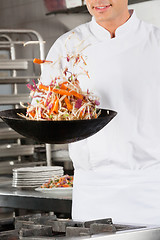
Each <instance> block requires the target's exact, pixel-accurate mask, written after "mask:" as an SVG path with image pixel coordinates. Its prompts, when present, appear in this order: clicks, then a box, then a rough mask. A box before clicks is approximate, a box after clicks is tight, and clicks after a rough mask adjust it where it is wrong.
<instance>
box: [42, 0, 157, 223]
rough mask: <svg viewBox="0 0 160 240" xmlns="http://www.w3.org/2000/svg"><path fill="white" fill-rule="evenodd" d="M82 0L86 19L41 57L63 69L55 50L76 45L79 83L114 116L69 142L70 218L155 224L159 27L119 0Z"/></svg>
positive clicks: (47, 79) (46, 75)
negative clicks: (82, 72)
mask: <svg viewBox="0 0 160 240" xmlns="http://www.w3.org/2000/svg"><path fill="white" fill-rule="evenodd" d="M86 4H87V7H88V10H89V12H90V14H91V15H92V16H93V17H92V20H91V22H88V23H86V24H83V25H80V26H78V27H76V28H75V29H74V30H72V31H70V32H68V33H65V34H64V35H63V36H61V37H60V38H59V39H58V40H57V41H56V42H55V43H54V45H53V46H52V47H51V49H50V51H49V53H48V56H47V59H48V60H54V59H59V61H60V66H61V67H62V68H64V67H65V66H66V59H65V58H63V57H62V56H66V54H67V53H70V54H71V53H73V54H74V52H75V49H77V48H78V47H77V46H80V47H79V50H80V51H81V53H83V55H84V56H86V57H87V64H88V65H87V67H88V72H89V74H90V79H86V78H85V77H84V76H82V77H79V81H80V84H81V87H82V88H84V89H85V88H86V89H90V90H91V91H92V92H94V93H95V94H96V95H98V96H99V98H100V107H101V108H104V109H112V110H115V111H117V112H118V114H117V116H116V117H115V118H114V119H113V120H112V121H111V122H110V123H109V124H108V125H107V126H106V127H104V128H103V129H102V130H100V131H99V132H98V133H96V134H95V135H93V136H91V137H89V138H87V139H85V140H81V141H78V142H75V143H72V144H70V145H69V153H70V157H71V159H72V161H73V164H74V169H75V170H74V188H73V206H72V217H73V219H74V220H92V219H101V218H107V217H111V218H112V219H113V221H114V222H121V223H126V222H127V223H140V224H160V30H159V29H158V28H156V27H154V26H152V25H151V24H148V23H145V22H143V21H141V20H139V19H138V18H137V16H136V13H135V11H131V10H128V1H127V0H86ZM72 35H73V37H71V36H72ZM79 42H80V43H79ZM78 44H79V45H78ZM60 59H61V60H60ZM57 61H58V60H57ZM54 71H55V70H53V69H50V70H49V69H48V70H44V71H43V73H42V76H41V81H42V82H43V83H44V84H46V85H47V84H49V83H50V79H51V76H53V74H55V72H54ZM56 72H57V70H56Z"/></svg>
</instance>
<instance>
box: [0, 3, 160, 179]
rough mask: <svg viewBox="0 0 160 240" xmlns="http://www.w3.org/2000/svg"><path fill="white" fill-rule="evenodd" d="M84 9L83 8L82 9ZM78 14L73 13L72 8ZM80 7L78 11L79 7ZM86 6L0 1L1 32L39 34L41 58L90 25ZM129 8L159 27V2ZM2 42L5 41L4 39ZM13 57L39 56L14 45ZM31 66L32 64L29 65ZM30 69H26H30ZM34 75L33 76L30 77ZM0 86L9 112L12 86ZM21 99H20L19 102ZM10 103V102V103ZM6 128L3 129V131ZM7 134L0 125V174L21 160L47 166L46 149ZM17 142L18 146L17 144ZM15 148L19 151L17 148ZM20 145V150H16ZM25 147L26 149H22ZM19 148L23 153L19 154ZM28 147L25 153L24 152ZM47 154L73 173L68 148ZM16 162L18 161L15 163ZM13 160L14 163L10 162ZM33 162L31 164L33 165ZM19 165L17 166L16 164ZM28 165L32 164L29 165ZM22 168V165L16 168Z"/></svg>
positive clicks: (22, 88)
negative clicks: (7, 99) (67, 34)
mask: <svg viewBox="0 0 160 240" xmlns="http://www.w3.org/2000/svg"><path fill="white" fill-rule="evenodd" d="M82 5H83V6H82ZM77 6H78V10H77V11H76V12H75V9H77V8H75V7H77ZM79 6H80V7H79ZM84 7H85V3H84V1H82V0H0V30H2V31H3V30H5V29H7V30H15V31H16V30H18V31H19V30H20V31H21V30H22V29H23V30H24V29H25V30H31V31H32V30H33V31H36V32H37V33H39V34H40V35H41V37H42V39H43V40H44V41H45V44H44V57H45V56H46V54H47V53H48V51H49V49H50V47H51V46H52V44H53V43H54V42H55V40H56V39H57V38H58V37H59V36H61V35H62V34H63V33H65V32H67V31H69V30H70V29H73V28H74V27H76V26H77V25H80V24H83V23H85V22H87V21H90V19H91V16H90V14H89V13H88V12H87V10H86V9H85V8H84ZM129 8H132V9H135V10H136V13H137V15H138V16H139V17H140V18H141V19H143V20H145V21H147V22H150V23H153V24H154V25H156V26H159V27H160V14H159V12H160V0H152V1H143V0H130V1H129ZM10 37H11V38H12V37H13V39H14V41H17V40H19V39H20V37H21V33H20V34H18V33H17V35H15V36H14V35H11V36H10ZM2 40H3V41H4V40H5V41H6V39H3V36H2ZM15 51H16V53H15V55H16V58H17V59H22V58H30V59H33V58H35V57H38V56H39V52H38V51H39V50H38V48H37V45H36V46H35V45H33V46H32V47H31V48H30V46H29V47H28V46H26V47H23V46H21V47H19V46H18V44H17V45H15ZM9 55H10V54H9V52H8V50H6V49H5V48H1V49H0V58H2V60H3V58H10V56H9ZM30 65H31V63H30ZM30 65H29V66H30ZM33 72H34V73H33ZM40 72H41V70H40V68H36V67H35V66H30V67H29V68H28V69H27V73H26V71H24V70H21V69H19V71H16V72H14V70H12V71H11V70H10V69H5V70H4V69H3V67H1V70H0V74H1V77H2V78H3V77H4V76H6V75H7V76H17V75H18V76H26V74H27V75H36V76H39V75H40ZM1 80H2V83H1V85H0V96H1V99H2V101H1V100H0V110H3V109H8V108H11V107H13V105H7V104H6V102H4V101H5V100H4V95H5V96H6V97H7V96H8V95H11V94H13V93H14V92H13V91H15V90H13V88H14V87H15V86H14V87H13V84H6V83H5V84H4V83H3V79H1ZM16 87H17V90H16V91H17V93H20V94H21V93H28V92H29V91H28V89H27V87H26V84H17V86H16ZM19 99H21V98H19ZM11 102H12V100H11ZM4 127H5V128H4ZM10 136H11V131H8V129H7V128H6V126H4V124H3V123H2V122H1V123H0V174H11V173H12V169H13V168H14V167H16V166H17V164H20V163H21V164H22V165H23V164H24V163H23V160H24V161H25V162H26V161H27V164H28V161H29V164H30V165H33V164H35V159H36V164H37V161H38V163H39V164H40V163H41V161H42V164H46V147H45V145H44V144H39V143H35V142H33V141H31V140H30V139H22V138H21V137H20V139H18V140H17V138H16V137H17V135H16V134H13V135H12V137H10ZM17 141H18V143H17ZM17 145H18V147H17ZM19 145H23V146H19ZM25 145H27V146H25ZM20 147H22V150H20ZM25 147H27V149H26V150H25V149H24V148H25ZM48 152H50V153H51V155H49V158H50V163H51V164H57V163H58V164H61V165H63V166H64V167H65V169H66V171H71V172H72V170H73V166H72V163H71V161H70V158H69V155H68V145H66V144H64V145H52V146H49V149H48ZM17 159H18V160H17ZM12 160H13V161H12ZM33 160H34V161H33ZM17 161H18V162H17ZM30 161H31V162H30ZM18 166H21V165H18Z"/></svg>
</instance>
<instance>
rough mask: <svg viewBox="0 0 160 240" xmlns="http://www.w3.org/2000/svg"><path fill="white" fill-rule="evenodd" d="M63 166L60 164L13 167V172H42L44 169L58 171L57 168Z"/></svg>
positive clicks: (59, 168) (60, 168)
mask: <svg viewBox="0 0 160 240" xmlns="http://www.w3.org/2000/svg"><path fill="white" fill-rule="evenodd" d="M62 169H63V167H61V166H51V167H48V166H40V167H25V168H14V169H13V171H14V172H21V173H25V172H27V173H28V172H44V171H47V172H48V171H58V170H62Z"/></svg>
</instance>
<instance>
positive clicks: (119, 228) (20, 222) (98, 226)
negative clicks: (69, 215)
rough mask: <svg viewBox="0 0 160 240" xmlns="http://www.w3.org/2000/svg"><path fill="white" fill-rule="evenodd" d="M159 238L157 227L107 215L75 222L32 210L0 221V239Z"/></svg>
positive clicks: (143, 239) (107, 239) (159, 228)
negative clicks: (29, 212) (126, 222)
mask: <svg viewBox="0 0 160 240" xmlns="http://www.w3.org/2000/svg"><path fill="white" fill-rule="evenodd" d="M89 238H92V239H93V240H96V239H97V240H101V239H103V240H105V239H106V240H110V239H118V240H121V239H123V240H128V239H129V240H132V239H133V240H160V227H158V226H140V225H132V224H115V223H114V224H113V222H112V219H111V218H106V219H100V220H94V221H86V222H79V221H73V220H71V219H60V218H57V217H56V215H54V214H53V215H50V214H33V215H26V216H20V217H16V218H15V219H6V220H4V221H1V222H0V240H18V239H21V240H38V239H39V240H47V239H48V240H49V239H50V240H56V239H57V240H58V239H61V240H63V239H65V240H67V239H75V240H76V239H89Z"/></svg>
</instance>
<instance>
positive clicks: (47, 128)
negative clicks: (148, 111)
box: [0, 108, 117, 144]
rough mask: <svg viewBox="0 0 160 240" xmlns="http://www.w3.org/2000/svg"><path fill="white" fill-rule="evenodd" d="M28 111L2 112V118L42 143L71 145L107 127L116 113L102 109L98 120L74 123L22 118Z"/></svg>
mask: <svg viewBox="0 0 160 240" xmlns="http://www.w3.org/2000/svg"><path fill="white" fill-rule="evenodd" d="M25 112H26V109H24V108H19V109H11V110H5V111H1V112H0V118H2V120H3V121H4V122H6V123H7V124H8V125H9V126H10V127H11V128H13V129H14V130H15V131H16V132H18V133H20V134H21V135H23V136H25V137H28V138H32V139H34V140H36V141H38V142H41V143H51V144H52V143H54V144H62V143H71V142H76V141H79V140H82V139H85V138H87V137H90V136H92V135H93V134H95V133H97V132H98V131H99V130H101V129H102V128H103V127H104V126H105V125H107V124H108V123H109V122H110V121H111V120H112V118H114V117H115V116H116V114H117V113H116V112H115V111H112V110H105V109H101V115H100V116H99V117H98V118H97V119H89V120H72V121H65V120H64V121H35V120H27V119H24V118H21V117H20V116H18V115H17V113H23V114H25Z"/></svg>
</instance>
